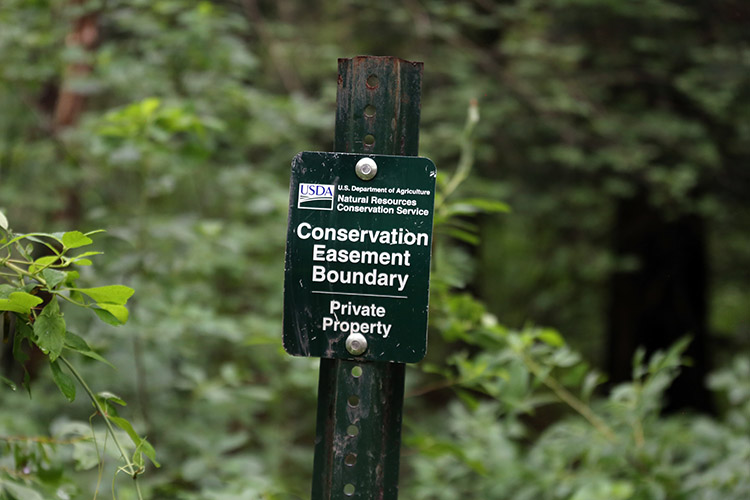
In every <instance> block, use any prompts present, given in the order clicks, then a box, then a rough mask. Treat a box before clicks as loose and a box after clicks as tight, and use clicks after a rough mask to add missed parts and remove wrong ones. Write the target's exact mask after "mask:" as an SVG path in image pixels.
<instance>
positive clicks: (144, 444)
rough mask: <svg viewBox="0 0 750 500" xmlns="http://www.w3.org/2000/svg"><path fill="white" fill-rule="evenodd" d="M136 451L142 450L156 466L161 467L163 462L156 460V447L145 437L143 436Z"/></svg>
mask: <svg viewBox="0 0 750 500" xmlns="http://www.w3.org/2000/svg"><path fill="white" fill-rule="evenodd" d="M136 451H140V452H142V453H143V454H144V455H146V456H147V457H148V459H149V460H151V463H153V464H154V466H155V467H156V468H159V467H161V464H160V463H159V462H157V460H156V450H154V447H153V446H152V445H151V443H149V442H148V441H147V440H146V439H145V438H141V442H140V444H139V445H138V448H136Z"/></svg>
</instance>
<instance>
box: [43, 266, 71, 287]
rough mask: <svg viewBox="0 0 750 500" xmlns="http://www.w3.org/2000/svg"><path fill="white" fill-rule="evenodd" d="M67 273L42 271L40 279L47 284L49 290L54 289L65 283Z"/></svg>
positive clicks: (52, 270)
mask: <svg viewBox="0 0 750 500" xmlns="http://www.w3.org/2000/svg"><path fill="white" fill-rule="evenodd" d="M67 276H68V273H66V272H65V271H58V270H57V269H45V270H44V271H42V277H43V278H44V281H46V282H47V286H48V287H49V288H55V287H56V286H57V285H59V284H60V283H62V282H63V281H65V279H66V278H67Z"/></svg>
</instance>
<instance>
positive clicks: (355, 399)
mask: <svg viewBox="0 0 750 500" xmlns="http://www.w3.org/2000/svg"><path fill="white" fill-rule="evenodd" d="M347 403H349V406H351V407H352V408H356V407H357V406H359V396H355V395H351V396H349V399H347Z"/></svg>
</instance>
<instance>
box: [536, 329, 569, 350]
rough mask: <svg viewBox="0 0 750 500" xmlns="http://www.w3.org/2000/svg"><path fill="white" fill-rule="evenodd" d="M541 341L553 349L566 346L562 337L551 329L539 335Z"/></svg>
mask: <svg viewBox="0 0 750 500" xmlns="http://www.w3.org/2000/svg"><path fill="white" fill-rule="evenodd" d="M539 340H541V341H542V342H544V343H545V344H549V345H551V346H553V347H562V346H564V345H565V340H563V338H562V336H561V335H560V334H559V333H558V332H557V331H556V330H552V329H551V328H546V329H544V330H543V331H542V333H540V334H539Z"/></svg>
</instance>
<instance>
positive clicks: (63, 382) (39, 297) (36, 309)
mask: <svg viewBox="0 0 750 500" xmlns="http://www.w3.org/2000/svg"><path fill="white" fill-rule="evenodd" d="M99 232H101V231H91V232H88V233H82V232H80V231H68V232H64V233H24V234H15V233H14V232H13V231H12V230H11V229H10V227H9V224H8V220H7V219H6V217H5V216H4V215H3V214H2V213H0V316H4V317H6V318H7V319H9V320H10V323H11V324H12V326H13V327H12V328H11V329H10V332H9V333H7V334H6V336H8V337H10V336H11V335H12V345H13V358H14V359H15V361H16V362H17V363H18V364H19V365H20V366H21V367H22V368H23V372H24V380H23V385H24V386H25V387H26V389H27V390H29V391H30V379H31V377H30V373H29V372H28V370H27V367H26V364H27V361H29V359H30V355H29V348H31V349H34V348H38V350H39V351H41V353H42V354H43V355H44V356H46V357H47V359H48V362H49V366H50V370H51V373H52V380H53V381H54V383H55V384H56V385H57V387H58V388H59V389H60V391H61V392H62V394H63V395H64V396H65V398H66V399H67V400H68V401H71V402H72V401H73V400H75V397H76V383H77V384H78V385H79V386H80V387H82V388H83V390H84V392H85V393H86V395H87V396H88V397H89V399H90V400H91V402H92V404H93V406H94V408H95V410H96V415H99V416H101V417H102V418H103V420H104V423H105V425H106V428H107V432H108V434H109V435H110V436H111V437H112V441H113V442H114V443H115V446H116V447H117V450H118V452H119V454H120V455H121V457H122V460H123V461H124V465H123V466H122V467H121V468H120V469H119V470H121V471H124V472H126V473H127V474H128V475H129V476H130V477H132V478H133V480H134V481H135V488H136V492H137V494H138V498H142V494H141V491H140V486H139V484H138V482H137V478H138V476H139V475H140V474H141V473H142V472H143V471H144V470H145V458H144V456H145V457H147V458H148V459H149V460H150V461H151V462H152V463H153V464H154V465H155V466H156V467H159V463H158V462H157V461H156V456H155V455H156V454H155V451H154V448H153V446H151V444H150V443H149V442H148V441H147V440H146V439H145V438H142V437H140V436H139V435H138V433H137V432H135V430H134V429H133V426H132V424H131V423H130V422H129V421H128V420H127V419H125V418H123V417H121V416H119V415H118V414H117V411H116V409H115V407H114V405H115V404H117V405H121V406H124V405H125V402H124V401H123V400H122V399H120V398H118V397H117V396H115V395H113V394H111V393H99V394H96V393H94V391H93V390H92V389H91V388H90V386H89V384H88V383H87V382H86V380H85V379H84V378H83V376H82V375H81V374H80V372H79V371H78V370H77V369H76V367H75V366H74V365H73V364H72V363H71V362H70V361H69V360H68V358H67V357H66V356H64V355H63V354H64V353H66V352H76V353H78V354H81V355H83V356H86V357H89V358H92V359H95V360H97V361H100V362H102V363H105V364H108V365H110V366H112V365H111V364H110V363H109V362H108V361H107V360H106V359H104V358H103V357H102V356H101V355H99V354H98V353H97V352H96V351H94V350H93V349H92V348H91V347H90V346H89V344H88V343H87V342H86V340H84V339H83V338H82V337H80V336H78V335H76V334H75V333H73V332H71V331H69V330H68V328H67V324H66V321H65V318H64V315H63V313H62V311H61V309H60V302H61V301H62V302H65V303H68V304H72V306H75V307H80V308H83V309H86V310H90V311H92V312H93V313H94V314H95V315H96V316H97V317H98V318H99V319H100V320H101V321H103V322H105V323H107V324H110V325H114V326H118V325H123V324H125V323H126V322H127V321H128V316H129V312H128V309H127V307H126V304H127V302H128V299H130V297H131V296H132V295H133V289H131V288H129V287H127V286H123V285H107V286H99V287H81V286H79V285H78V280H79V278H80V274H79V272H78V271H76V270H75V266H90V265H92V264H93V262H92V261H91V259H90V257H93V256H96V255H100V254H101V252H98V251H90V250H85V249H84V247H89V246H90V245H92V244H93V243H94V241H93V240H92V238H91V236H93V235H94V234H97V233H99ZM37 250H41V251H42V252H43V254H44V255H41V256H37V255H36V254H37ZM62 366H65V368H66V370H67V373H66V371H63V369H62ZM71 375H72V376H71ZM0 381H2V382H4V383H5V384H6V385H8V386H10V387H11V389H13V390H15V389H16V384H15V383H14V382H13V381H11V380H9V379H7V378H5V377H0ZM115 427H117V428H119V429H121V430H123V431H125V433H126V434H127V435H128V436H129V438H130V439H131V441H132V446H133V447H134V450H135V451H134V452H133V454H132V456H130V455H129V454H128V453H127V452H126V448H125V446H124V445H123V444H122V442H121V441H120V439H119V437H118V433H117V432H116V430H115Z"/></svg>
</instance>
